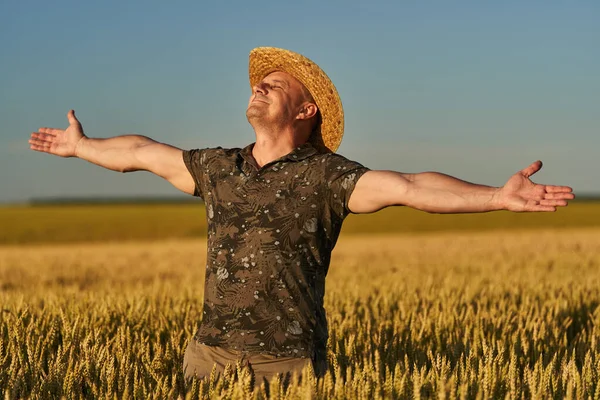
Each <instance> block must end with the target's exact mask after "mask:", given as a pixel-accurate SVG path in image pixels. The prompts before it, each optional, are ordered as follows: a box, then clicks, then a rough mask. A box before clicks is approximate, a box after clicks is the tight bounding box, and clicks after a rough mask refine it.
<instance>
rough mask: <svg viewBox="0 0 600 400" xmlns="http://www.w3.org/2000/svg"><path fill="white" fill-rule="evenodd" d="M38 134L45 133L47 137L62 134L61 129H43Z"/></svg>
mask: <svg viewBox="0 0 600 400" xmlns="http://www.w3.org/2000/svg"><path fill="white" fill-rule="evenodd" d="M38 132H39V133H45V134H47V135H54V136H56V135H57V134H59V133H60V132H61V129H56V128H46V127H43V128H40V129H38Z"/></svg>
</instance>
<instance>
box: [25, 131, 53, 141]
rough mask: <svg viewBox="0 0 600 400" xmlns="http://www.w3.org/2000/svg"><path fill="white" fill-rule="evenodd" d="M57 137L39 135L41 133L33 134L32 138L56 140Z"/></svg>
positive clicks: (47, 134) (46, 134)
mask: <svg viewBox="0 0 600 400" xmlns="http://www.w3.org/2000/svg"><path fill="white" fill-rule="evenodd" d="M55 137H56V136H55V135H52V134H50V133H39V132H32V133H31V138H33V139H41V140H54V138H55Z"/></svg>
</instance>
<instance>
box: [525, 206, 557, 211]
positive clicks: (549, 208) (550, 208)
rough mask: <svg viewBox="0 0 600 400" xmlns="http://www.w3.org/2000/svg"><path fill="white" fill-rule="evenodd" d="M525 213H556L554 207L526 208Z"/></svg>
mask: <svg viewBox="0 0 600 400" xmlns="http://www.w3.org/2000/svg"><path fill="white" fill-rule="evenodd" d="M525 211H532V212H553V211H556V207H552V206H542V205H533V206H529V207H527V209H526V210H525Z"/></svg>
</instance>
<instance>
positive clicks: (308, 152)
mask: <svg viewBox="0 0 600 400" xmlns="http://www.w3.org/2000/svg"><path fill="white" fill-rule="evenodd" d="M253 148H254V143H251V144H249V145H248V146H246V147H244V148H243V149H242V150H240V152H239V155H240V157H242V158H243V159H244V160H245V161H246V162H247V163H250V164H251V165H253V166H254V167H256V168H257V169H258V165H257V164H256V160H255V159H254V156H252V149H253ZM317 153H318V151H317V149H315V148H314V147H313V145H312V144H311V143H309V142H306V143H304V144H302V145H300V146H298V147H296V148H294V150H292V151H291V152H289V153H288V154H286V155H285V156H283V157H280V158H278V159H277V160H273V161H272V162H270V163H269V164H272V163H273V162H277V161H282V160H289V161H302V160H304V159H306V158H308V157H310V156H312V155H314V154H317Z"/></svg>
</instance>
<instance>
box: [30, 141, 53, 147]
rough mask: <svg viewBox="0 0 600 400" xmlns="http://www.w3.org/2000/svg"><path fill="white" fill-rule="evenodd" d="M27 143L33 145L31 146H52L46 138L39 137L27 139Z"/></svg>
mask: <svg viewBox="0 0 600 400" xmlns="http://www.w3.org/2000/svg"><path fill="white" fill-rule="evenodd" d="M29 144H30V145H33V146H46V147H50V146H52V142H49V141H47V140H40V139H29Z"/></svg>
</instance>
